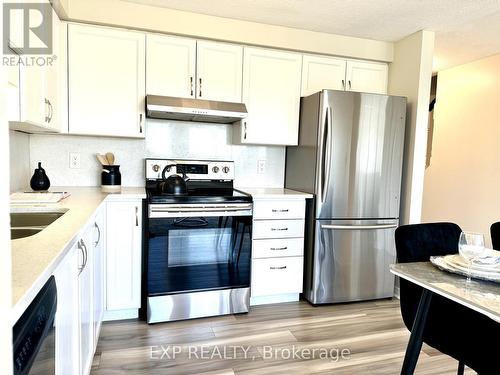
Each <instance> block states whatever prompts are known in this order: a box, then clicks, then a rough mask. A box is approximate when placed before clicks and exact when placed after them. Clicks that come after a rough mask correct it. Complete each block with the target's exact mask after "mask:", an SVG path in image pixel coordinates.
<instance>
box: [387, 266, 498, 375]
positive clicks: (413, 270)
mask: <svg viewBox="0 0 500 375" xmlns="http://www.w3.org/2000/svg"><path fill="white" fill-rule="evenodd" d="M390 270H391V273H393V274H394V275H396V276H398V277H400V278H402V279H405V280H407V281H409V282H411V283H414V284H416V285H418V286H420V287H422V288H423V292H422V295H421V297H420V302H419V306H418V309H417V313H416V315H415V320H414V322H413V326H412V329H411V334H410V339H409V341H408V345H407V348H406V353H405V358H404V361H403V366H402V369H401V374H402V375H403V374H404V375H409V374H413V372H414V371H415V367H416V365H417V361H418V357H419V354H420V350H421V348H422V342H423V341H422V340H423V333H424V328H425V323H426V320H427V315H428V312H429V306H430V304H431V300H432V296H433V295H435V294H438V295H440V296H442V297H445V298H448V299H450V300H452V301H454V302H456V303H459V304H461V305H463V306H465V307H467V308H469V309H472V310H474V311H477V312H478V313H481V314H484V315H486V316H487V317H489V318H490V319H492V320H493V321H495V322H497V323H499V324H500V284H499V283H494V282H491V281H483V280H476V279H472V280H471V281H469V282H468V281H466V277H464V276H462V275H457V274H454V273H450V272H446V271H443V270H440V269H439V268H437V267H436V266H434V265H433V264H432V263H431V262H410V263H397V264H392V265H391V266H390Z"/></svg>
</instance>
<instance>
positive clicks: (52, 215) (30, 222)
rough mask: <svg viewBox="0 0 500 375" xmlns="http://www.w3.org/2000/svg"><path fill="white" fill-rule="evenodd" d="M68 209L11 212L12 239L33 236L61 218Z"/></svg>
mask: <svg viewBox="0 0 500 375" xmlns="http://www.w3.org/2000/svg"><path fill="white" fill-rule="evenodd" d="M66 211H67V210H58V211H30V212H11V213H10V236H11V239H12V240H16V239H19V238H25V237H29V236H33V235H34V234H37V233H39V232H41V231H42V230H44V229H45V228H47V227H48V226H49V225H50V224H52V223H53V222H54V221H56V220H57V219H59V218H60V217H61V216H63V215H64V214H65V213H66Z"/></svg>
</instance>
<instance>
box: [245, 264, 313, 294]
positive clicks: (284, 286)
mask: <svg viewBox="0 0 500 375" xmlns="http://www.w3.org/2000/svg"><path fill="white" fill-rule="evenodd" d="M303 264H304V262H303V258H302V257H285V258H268V259H254V260H252V288H251V296H252V297H260V296H269V295H274V294H288V293H300V292H302V274H303Z"/></svg>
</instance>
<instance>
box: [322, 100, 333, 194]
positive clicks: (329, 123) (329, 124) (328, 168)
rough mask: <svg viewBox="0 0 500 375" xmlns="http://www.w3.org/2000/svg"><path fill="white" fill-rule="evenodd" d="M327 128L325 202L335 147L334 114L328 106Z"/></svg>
mask: <svg viewBox="0 0 500 375" xmlns="http://www.w3.org/2000/svg"><path fill="white" fill-rule="evenodd" d="M326 114H327V116H326V126H327V129H328V130H327V134H326V150H325V154H326V163H325V168H326V171H325V179H324V180H323V183H324V186H323V190H322V193H324V196H323V201H324V200H325V198H326V194H327V192H328V190H329V186H330V172H331V168H332V147H333V144H332V139H333V137H332V132H333V113H332V107H330V106H328V107H327V108H326Z"/></svg>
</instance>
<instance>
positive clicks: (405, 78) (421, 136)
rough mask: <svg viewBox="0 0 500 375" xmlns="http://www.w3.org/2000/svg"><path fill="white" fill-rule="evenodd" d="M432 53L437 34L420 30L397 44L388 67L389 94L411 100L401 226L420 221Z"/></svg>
mask: <svg viewBox="0 0 500 375" xmlns="http://www.w3.org/2000/svg"><path fill="white" fill-rule="evenodd" d="M433 54H434V33H433V32H431V31H419V32H417V33H415V34H412V35H410V36H408V37H406V38H404V39H402V40H400V41H398V42H396V43H395V45H394V61H393V62H392V63H391V64H390V67H389V85H388V91H389V94H390V95H401V96H406V97H407V98H408V106H407V115H406V127H407V128H406V135H405V158H404V165H403V184H402V195H401V213H400V217H401V223H402V224H409V223H418V222H420V219H421V209H422V195H423V185H424V169H425V152H426V145H427V120H428V110H429V98H430V86H431V77H432V59H433Z"/></svg>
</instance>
